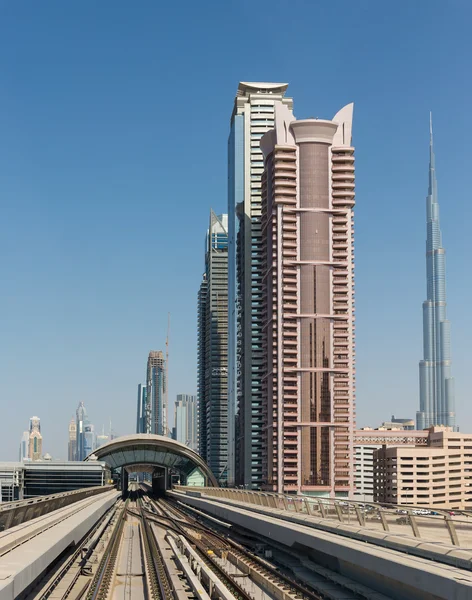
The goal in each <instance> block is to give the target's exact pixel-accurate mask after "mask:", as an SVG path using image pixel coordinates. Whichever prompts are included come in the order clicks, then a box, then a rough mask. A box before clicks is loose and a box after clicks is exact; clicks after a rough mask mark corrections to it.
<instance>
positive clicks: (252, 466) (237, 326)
mask: <svg viewBox="0 0 472 600" xmlns="http://www.w3.org/2000/svg"><path fill="white" fill-rule="evenodd" d="M287 87H288V86H287V84H286V83H258V82H256V83H248V82H241V83H240V84H239V86H238V91H237V94H236V98H235V101H234V108H233V113H232V115H231V128H230V135H229V140H228V234H229V250H228V253H229V255H228V293H229V298H228V320H229V322H228V344H229V353H228V360H229V363H228V484H229V485H234V484H235V483H237V484H245V485H246V486H248V487H259V486H260V485H261V483H262V455H263V448H262V365H263V355H262V313H261V311H262V276H263V274H262V270H261V235H262V232H261V175H262V171H263V168H264V162H263V157H262V153H261V149H260V146H259V142H260V139H261V137H262V135H263V134H264V133H265V132H266V131H268V130H270V129H272V128H273V127H274V104H275V102H276V101H279V102H282V103H283V104H284V105H285V106H287V107H288V108H292V104H293V101H292V99H291V98H285V97H284V96H285V92H286V90H287Z"/></svg>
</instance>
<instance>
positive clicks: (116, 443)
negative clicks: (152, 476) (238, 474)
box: [85, 433, 218, 486]
mask: <svg viewBox="0 0 472 600" xmlns="http://www.w3.org/2000/svg"><path fill="white" fill-rule="evenodd" d="M94 459H98V460H101V461H104V462H106V463H107V464H108V465H109V466H110V467H111V468H112V469H118V468H121V467H125V468H126V470H127V471H136V470H139V471H141V470H143V467H144V466H146V465H147V466H149V467H166V468H169V469H176V470H177V471H179V472H180V473H182V474H183V475H185V476H186V477H188V476H189V475H190V474H191V473H193V472H194V471H195V470H196V469H198V470H199V471H200V472H201V474H202V475H203V477H204V478H205V479H206V481H207V485H210V486H218V483H217V481H216V479H215V477H214V475H213V473H212V472H211V470H210V468H209V467H208V465H207V464H206V462H205V461H204V460H203V459H202V457H201V456H200V455H199V454H197V453H196V452H195V451H194V450H192V449H191V448H188V447H187V446H185V445H184V444H181V443H180V442H176V441H175V440H172V439H170V438H168V437H164V436H162V435H155V434H151V433H139V434H134V435H124V436H122V437H119V438H116V439H114V440H112V441H111V442H108V444H104V445H103V446H100V448H97V449H96V450H95V451H94V452H93V453H92V454H89V455H88V456H87V457H86V458H85V460H86V461H89V460H94Z"/></svg>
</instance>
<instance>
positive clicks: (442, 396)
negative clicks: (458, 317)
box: [416, 119, 456, 429]
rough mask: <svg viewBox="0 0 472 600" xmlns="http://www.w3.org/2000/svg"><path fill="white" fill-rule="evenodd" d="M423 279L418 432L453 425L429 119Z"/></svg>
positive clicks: (443, 256) (447, 326) (443, 269)
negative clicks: (424, 288)
mask: <svg viewBox="0 0 472 600" xmlns="http://www.w3.org/2000/svg"><path fill="white" fill-rule="evenodd" d="M426 232H427V236H426V280H427V286H426V287H427V290H426V292H427V300H425V302H423V360H422V361H421V362H420V410H419V411H418V412H417V413H416V422H417V428H418V429H426V428H428V427H431V426H432V425H444V426H446V427H455V426H456V414H455V400H454V379H453V377H452V375H451V324H450V322H449V321H448V319H447V316H446V251H445V250H444V248H443V246H442V236H441V229H440V224H439V204H438V190H437V181H436V165H435V159H434V150H433V127H432V122H431V119H430V140H429V185H428V195H427V197H426Z"/></svg>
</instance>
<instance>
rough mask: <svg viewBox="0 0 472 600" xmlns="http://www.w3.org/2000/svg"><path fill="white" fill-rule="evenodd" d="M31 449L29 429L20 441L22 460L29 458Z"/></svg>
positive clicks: (24, 432)
mask: <svg viewBox="0 0 472 600" xmlns="http://www.w3.org/2000/svg"><path fill="white" fill-rule="evenodd" d="M28 450H29V431H23V435H22V436H21V442H20V462H21V461H22V460H25V458H26V459H27V458H28Z"/></svg>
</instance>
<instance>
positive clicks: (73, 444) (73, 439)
mask: <svg viewBox="0 0 472 600" xmlns="http://www.w3.org/2000/svg"><path fill="white" fill-rule="evenodd" d="M67 458H68V460H77V421H76V420H75V419H74V417H72V419H71V420H70V421H69V444H68V448H67Z"/></svg>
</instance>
